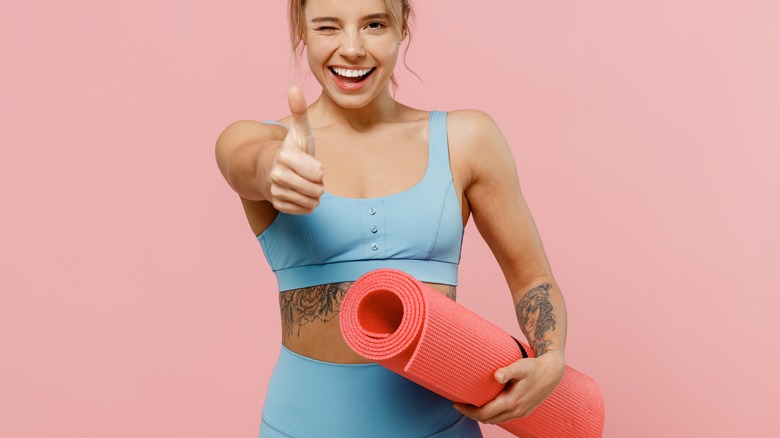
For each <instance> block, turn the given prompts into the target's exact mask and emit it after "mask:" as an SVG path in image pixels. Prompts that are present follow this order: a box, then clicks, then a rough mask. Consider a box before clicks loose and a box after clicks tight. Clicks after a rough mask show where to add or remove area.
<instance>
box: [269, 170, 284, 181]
mask: <svg viewBox="0 0 780 438" xmlns="http://www.w3.org/2000/svg"><path fill="white" fill-rule="evenodd" d="M269 176H270V177H271V182H272V183H277V184H278V183H280V182H281V181H282V180H283V179H284V170H282V168H281V167H274V168H273V169H271V173H270V175H269Z"/></svg>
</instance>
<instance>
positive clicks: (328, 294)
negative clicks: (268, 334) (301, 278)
mask: <svg viewBox="0 0 780 438" xmlns="http://www.w3.org/2000/svg"><path fill="white" fill-rule="evenodd" d="M352 283H353V282H344V283H333V284H323V285H321V286H313V287H306V288H303V289H293V290H288V291H285V292H282V293H280V294H279V308H280V309H281V311H282V337H283V338H286V337H289V336H292V334H293V332H295V334H296V336H300V335H301V327H303V326H304V325H306V324H308V323H310V322H313V321H315V320H320V321H322V322H328V321H330V320H332V319H333V318H336V317H337V316H338V314H339V308H340V307H341V300H342V299H343V298H344V295H345V294H346V293H347V290H348V289H349V287H350V286H351V285H352Z"/></svg>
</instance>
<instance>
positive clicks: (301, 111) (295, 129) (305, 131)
mask: <svg viewBox="0 0 780 438" xmlns="http://www.w3.org/2000/svg"><path fill="white" fill-rule="evenodd" d="M287 101H288V103H289V105H290V114H291V115H292V119H293V125H292V129H291V130H290V131H291V132H292V134H293V135H294V136H295V137H296V140H297V141H298V142H299V143H298V145H299V147H300V148H301V149H303V150H304V151H305V152H306V153H307V154H309V155H314V135H313V134H312V132H311V125H309V116H308V114H307V112H306V99H305V98H304V96H303V91H302V90H301V89H300V88H299V87H298V86H296V85H293V86H292V87H290V89H289V90H288V92H287Z"/></svg>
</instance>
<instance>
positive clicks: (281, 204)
mask: <svg viewBox="0 0 780 438" xmlns="http://www.w3.org/2000/svg"><path fill="white" fill-rule="evenodd" d="M273 206H274V208H275V209H276V210H278V211H280V212H282V213H287V214H309V213H311V212H312V211H314V209H312V208H304V207H301V206H300V205H298V204H295V203H292V202H287V201H282V200H277V201H274V202H273Z"/></svg>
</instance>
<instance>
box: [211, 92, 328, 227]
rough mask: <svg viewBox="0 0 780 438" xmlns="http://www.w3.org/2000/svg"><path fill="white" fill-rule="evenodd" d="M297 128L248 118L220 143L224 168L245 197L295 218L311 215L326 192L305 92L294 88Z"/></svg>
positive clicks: (230, 128) (218, 150)
mask: <svg viewBox="0 0 780 438" xmlns="http://www.w3.org/2000/svg"><path fill="white" fill-rule="evenodd" d="M289 99H290V110H291V112H292V115H293V126H292V128H291V129H290V130H289V131H287V132H284V128H282V127H279V126H276V125H268V124H264V123H259V122H254V121H248V120H243V121H239V122H235V123H232V124H231V125H230V126H228V127H227V128H225V130H224V131H223V132H222V134H220V136H219V138H218V139H217V145H216V158H217V165H218V166H219V170H220V171H221V172H222V175H223V176H224V177H225V180H226V181H227V182H228V184H229V185H230V187H232V188H233V190H235V191H236V193H238V195H239V196H241V197H242V198H244V199H247V200H251V201H268V202H270V203H271V204H273V206H274V208H276V209H277V210H279V211H283V212H286V213H291V214H305V213H310V212H311V211H312V210H314V208H315V207H316V206H317V205H318V204H319V198H320V196H322V193H323V192H324V190H325V188H324V185H323V182H322V176H323V170H322V163H320V162H319V160H317V159H316V158H314V156H313V153H314V143H313V136H312V134H311V129H310V128H309V122H308V117H307V115H306V103H305V101H304V99H303V93H301V92H300V90H299V89H297V87H293V88H291V89H290V93H289Z"/></svg>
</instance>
